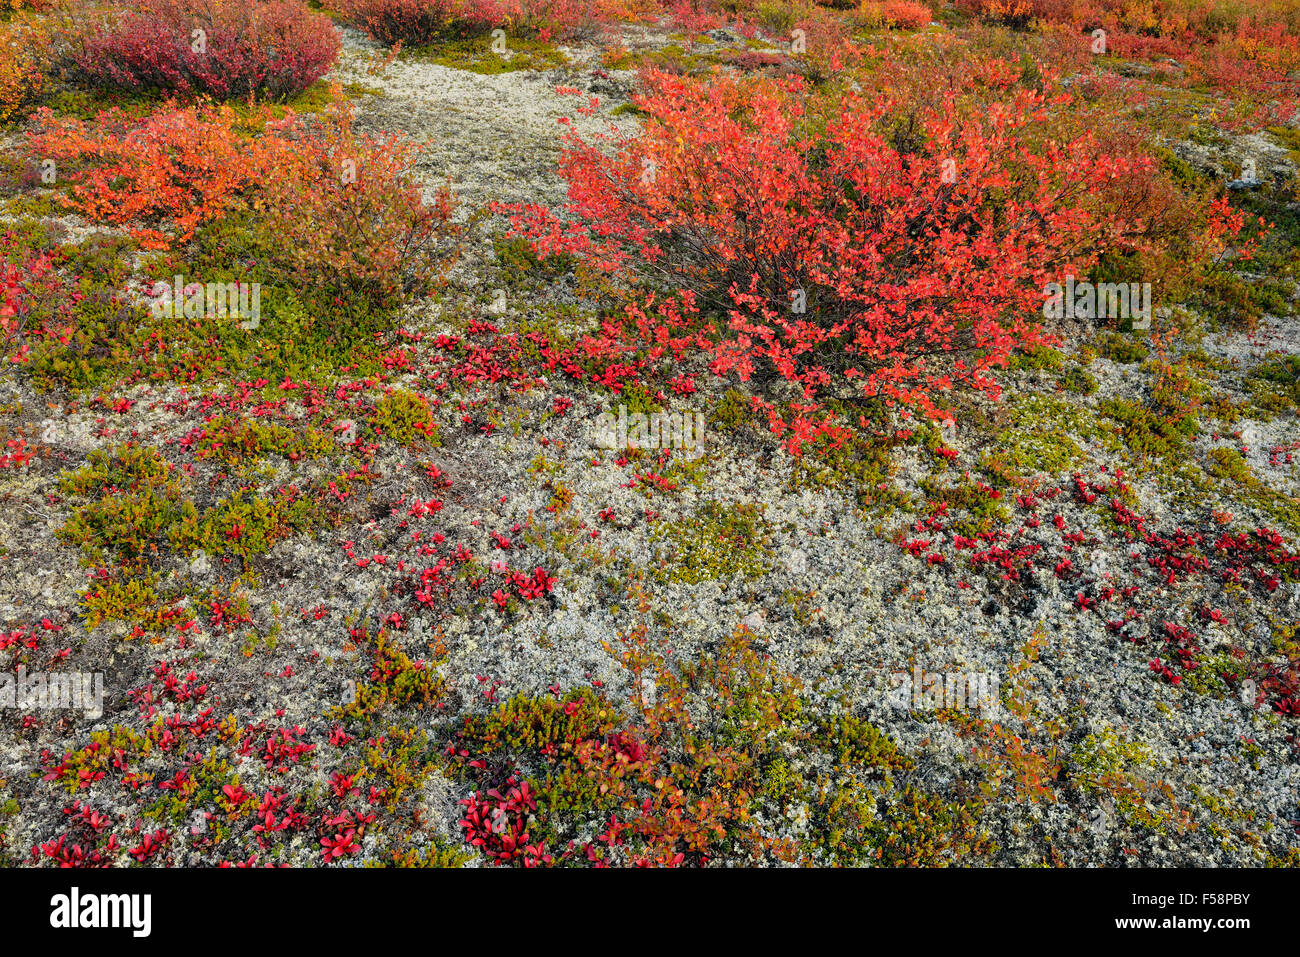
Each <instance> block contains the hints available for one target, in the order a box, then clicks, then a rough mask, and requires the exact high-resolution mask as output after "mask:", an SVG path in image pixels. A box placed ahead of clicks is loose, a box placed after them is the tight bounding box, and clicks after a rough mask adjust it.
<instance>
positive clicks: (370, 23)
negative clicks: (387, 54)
mask: <svg viewBox="0 0 1300 957" xmlns="http://www.w3.org/2000/svg"><path fill="white" fill-rule="evenodd" d="M333 5H334V7H335V8H336V9H337V10H338V11H339V12H340V13H341V14H343V16H344V17H345V18H347V20H348V21H349V22H351V23H354V24H356V25H357V26H359V27H360V28H361V29H363V30H365V31H366V32H367V33H368V34H370V35H371V36H372V37H374V38H375V39H376V40H378V41H380V42H381V43H386V44H388V45H390V46H391V45H393V44H396V43H399V42H400V43H404V44H408V45H416V46H419V45H423V44H429V43H432V42H434V41H435V40H437V39H438V38H439V37H443V36H448V35H466V34H469V35H473V34H479V33H485V32H487V31H488V30H492V29H495V28H496V27H502V28H505V29H521V30H525V31H528V32H539V31H547V32H550V33H555V34H567V33H572V32H574V31H576V30H579V29H582V28H589V27H591V26H593V25H595V24H599V23H606V22H611V21H614V20H621V19H628V18H631V17H632V16H633V10H632V7H631V5H630V4H628V3H625V2H622V0H334V4H333Z"/></svg>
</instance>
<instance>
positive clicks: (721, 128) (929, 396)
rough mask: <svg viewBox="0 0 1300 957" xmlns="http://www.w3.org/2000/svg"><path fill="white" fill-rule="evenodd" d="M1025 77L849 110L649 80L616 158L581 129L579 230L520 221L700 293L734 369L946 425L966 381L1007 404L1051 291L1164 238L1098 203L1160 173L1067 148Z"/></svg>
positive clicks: (796, 90)
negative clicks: (1113, 252)
mask: <svg viewBox="0 0 1300 957" xmlns="http://www.w3.org/2000/svg"><path fill="white" fill-rule="evenodd" d="M1018 73H1019V69H1018V67H1013V66H1012V65H1010V64H1001V65H1000V67H999V65H998V64H996V63H994V64H985V65H984V68H982V69H981V70H979V71H977V73H976V75H974V76H972V77H969V78H968V82H967V83H966V84H965V86H966V89H953V88H949V89H945V90H938V91H935V90H926V91H925V95H923V96H922V95H917V94H916V92H915V91H912V94H911V95H910V96H905V95H904V93H900V92H898V89H897V88H896V87H895V86H893V85H892V84H890V85H888V86H886V85H884V84H882V89H886V90H889V91H890V92H885V93H882V92H881V89H877V90H874V91H870V92H866V91H864V92H862V93H847V94H845V95H844V96H843V98H841V99H832V98H831V96H830V95H828V94H825V93H820V92H817V91H815V90H813V89H811V88H810V87H808V86H807V85H806V84H805V83H803V82H801V81H799V80H798V79H789V80H785V81H772V80H754V79H740V78H727V77H719V78H715V79H713V80H712V81H711V82H709V83H700V82H697V81H691V80H682V79H678V78H672V77H668V76H665V75H662V74H657V75H652V76H651V77H650V78H649V89H648V92H647V93H646V94H645V95H643V96H641V97H639V98H638V105H639V106H640V107H641V108H642V109H644V110H645V111H646V112H647V113H648V114H649V118H648V120H647V121H646V123H645V126H644V127H643V130H642V132H641V134H640V135H639V136H638V137H636V138H630V137H629V138H624V137H620V136H619V135H618V134H616V133H615V134H612V136H613V142H614V146H615V147H616V152H615V155H613V156H612V157H611V156H609V155H607V154H606V152H605V151H604V150H603V149H601V148H599V145H593V144H590V143H586V142H583V141H582V140H580V139H579V138H578V137H577V136H576V134H572V133H571V134H570V135H569V136H568V149H567V150H566V152H565V154H564V157H563V160H562V172H563V174H564V175H565V177H566V178H567V179H568V181H569V196H570V209H569V214H570V215H569V221H567V222H560V221H559V220H557V219H556V218H555V217H554V216H553V215H552V214H551V213H550V212H549V211H548V210H545V209H543V208H541V207H535V206H534V207H519V206H517V207H503V209H504V210H505V211H508V212H509V213H510V214H511V216H512V220H513V224H514V228H515V229H516V230H517V231H519V232H520V233H521V234H523V235H526V236H528V237H529V238H530V239H531V240H532V241H533V243H534V245H535V246H536V247H537V248H538V250H539V252H545V253H554V252H567V253H571V254H576V255H579V256H580V257H582V258H584V259H585V260H587V261H588V263H590V264H591V265H593V266H595V267H598V268H603V269H605V270H607V271H610V272H613V273H616V274H621V275H623V276H624V277H626V278H628V279H631V280H633V281H635V282H648V283H655V284H658V285H666V286H668V287H669V288H672V289H676V290H681V291H684V292H686V293H687V294H688V296H690V297H691V299H690V301H691V303H693V304H694V305H695V306H697V307H699V309H700V310H701V313H702V314H703V315H704V316H706V317H708V316H712V317H714V318H716V319H717V320H719V321H720V322H723V323H725V326H726V329H727V330H728V332H729V335H728V336H727V337H726V338H724V339H723V341H721V342H720V344H719V345H717V346H716V347H715V355H714V360H713V368H714V370H715V371H716V372H719V373H724V372H727V371H728V370H735V371H737V372H738V373H739V374H740V376H741V378H742V379H748V378H749V377H750V376H751V375H752V374H753V373H754V372H755V371H756V370H757V369H759V368H760V367H766V368H770V369H772V370H774V371H775V372H776V373H778V374H779V375H781V376H782V377H784V378H786V379H788V380H790V381H792V382H795V383H797V384H798V385H799V386H800V387H801V388H802V390H803V393H804V396H805V397H806V398H814V397H816V396H817V395H818V394H819V393H821V392H822V391H823V390H826V389H840V388H843V387H844V386H847V385H852V384H855V383H856V385H857V387H858V388H859V389H860V390H861V392H862V393H863V394H865V395H868V396H872V395H879V396H883V397H885V398H886V399H887V400H890V401H901V402H904V403H909V404H914V405H916V406H919V407H921V408H923V409H925V410H927V411H930V412H934V411H935V406H934V398H935V397H937V395H938V393H940V392H942V391H945V390H948V389H950V388H952V387H954V386H958V385H963V386H968V387H973V388H975V389H977V390H979V391H983V392H986V393H988V394H990V395H996V394H997V392H998V385H997V383H996V381H995V379H994V378H993V376H992V372H993V370H994V369H995V368H997V367H999V366H1003V365H1005V363H1006V361H1007V359H1008V358H1009V356H1010V355H1011V354H1012V353H1013V352H1014V351H1015V350H1017V349H1019V348H1022V347H1025V346H1029V345H1032V344H1034V343H1035V342H1037V341H1039V340H1040V336H1041V332H1040V327H1039V322H1038V321H1037V320H1038V319H1039V318H1040V317H1041V307H1042V303H1043V299H1042V290H1043V288H1044V286H1045V284H1046V283H1048V282H1049V281H1054V278H1057V277H1060V276H1062V275H1064V274H1065V273H1067V272H1068V273H1073V274H1074V275H1079V276H1082V275H1085V274H1086V273H1087V271H1088V270H1089V268H1091V266H1092V265H1093V264H1094V263H1095V262H1096V259H1097V256H1098V254H1099V252H1101V251H1102V250H1104V249H1106V248H1108V247H1112V246H1120V245H1122V243H1123V242H1125V241H1126V240H1128V239H1135V238H1136V235H1137V234H1138V233H1139V232H1143V231H1145V230H1146V229H1147V228H1148V226H1149V222H1148V220H1147V219H1146V218H1145V217H1144V212H1145V211H1144V210H1142V209H1141V208H1132V207H1129V206H1124V205H1118V206H1113V207H1112V206H1110V204H1108V203H1103V202H1100V201H1099V197H1103V196H1105V195H1107V194H1111V193H1113V192H1114V190H1115V189H1116V186H1117V185H1118V184H1124V183H1128V182H1132V181H1134V180H1135V179H1138V178H1140V176H1141V175H1142V174H1149V171H1150V167H1151V166H1152V161H1151V160H1150V158H1148V157H1143V156H1141V155H1132V154H1127V153H1125V152H1122V151H1121V152H1116V151H1115V150H1114V149H1113V148H1111V146H1110V145H1109V144H1108V143H1107V144H1103V143H1101V142H1100V141H1099V139H1098V137H1097V136H1095V135H1094V134H1093V133H1091V132H1089V131H1086V130H1085V131H1082V132H1079V133H1078V134H1077V135H1073V136H1072V137H1071V138H1070V139H1068V140H1064V141H1056V140H1054V139H1053V138H1052V136H1051V133H1052V129H1053V128H1052V126H1051V125H1050V123H1049V117H1050V115H1051V114H1050V112H1049V101H1048V99H1047V98H1046V96H1045V95H1044V94H1042V93H1040V92H1038V91H1037V90H1036V89H1034V88H1033V87H1030V86H1022V85H1017V84H1016V81H1015V77H1016V76H1017V75H1018ZM990 86H993V87H996V88H997V89H996V90H995V91H994V92H992V93H990V92H988V91H987V89H986V91H985V96H986V97H987V99H986V101H984V102H980V101H974V102H972V100H971V99H970V95H971V93H972V92H973V91H974V89H975V88H976V87H985V88H987V87H990ZM902 103H906V104H908V105H907V107H906V108H905V109H904V108H902V107H901V106H900V104H902ZM1050 105H1051V106H1052V107H1054V109H1055V110H1057V111H1065V112H1067V113H1068V110H1067V109H1066V101H1065V100H1064V99H1061V100H1056V101H1054V102H1052V103H1051V104H1050ZM797 443H798V437H797V436H796V439H795V440H794V444H795V445H797Z"/></svg>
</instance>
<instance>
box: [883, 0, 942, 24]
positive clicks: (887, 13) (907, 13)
mask: <svg viewBox="0 0 1300 957" xmlns="http://www.w3.org/2000/svg"><path fill="white" fill-rule="evenodd" d="M881 12H882V13H883V14H884V17H885V19H886V20H887V21H889V23H890V24H891V25H893V26H896V27H900V28H902V29H904V30H918V29H920V28H921V27H923V26H925V25H927V24H928V23H929V22H930V21H931V20H932V19H934V17H933V15H932V14H931V13H930V8H929V7H927V6H925V5H924V4H921V3H911V2H910V0H888V2H886V3H885V5H884V7H883V8H882V10H881Z"/></svg>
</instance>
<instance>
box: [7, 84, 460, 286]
mask: <svg viewBox="0 0 1300 957" xmlns="http://www.w3.org/2000/svg"><path fill="white" fill-rule="evenodd" d="M35 119H36V128H35V129H34V130H32V131H31V132H30V133H29V141H30V143H31V147H32V151H33V156H35V157H44V158H50V159H53V160H55V162H57V163H58V164H59V165H60V167H61V168H62V169H63V170H64V173H63V175H64V176H66V178H67V179H68V180H69V181H70V183H71V188H70V190H69V192H68V193H66V194H64V195H63V196H62V197H61V199H62V201H63V202H64V204H65V205H67V206H68V207H69V208H70V209H72V210H74V211H76V212H78V213H80V214H81V215H83V216H85V217H86V218H88V219H90V220H91V221H93V222H99V223H106V224H111V225H115V226H121V227H124V228H126V229H128V230H129V231H130V232H131V233H132V234H133V235H134V236H135V237H136V238H137V239H139V240H140V242H141V244H142V245H143V246H144V247H145V248H148V249H168V248H172V247H174V246H176V245H179V244H183V243H185V242H186V241H188V240H189V239H190V238H191V237H193V236H194V234H195V232H196V230H198V229H199V228H200V227H202V226H203V225H204V224H206V223H209V222H211V221H214V220H218V219H221V218H222V217H224V216H227V215H230V214H231V213H233V212H236V211H251V212H253V213H254V215H255V216H256V220H257V228H258V230H259V231H260V232H261V233H265V234H267V235H269V236H270V237H272V238H273V239H274V244H275V247H276V248H277V250H278V251H277V254H276V260H277V264H278V266H279V267H280V268H281V269H282V270H283V272H284V274H285V278H286V279H288V280H290V281H292V282H293V283H294V285H295V287H296V288H299V289H302V290H307V291H310V290H312V289H315V288H320V287H324V286H329V285H331V284H338V283H342V284H343V285H344V286H346V287H347V288H348V289H349V290H351V291H352V292H359V293H362V294H364V295H365V296H366V297H367V298H368V299H371V300H373V301H380V300H384V299H386V298H390V297H400V296H402V295H404V294H406V293H411V292H416V291H419V290H427V289H428V288H429V287H430V285H431V284H432V283H433V282H434V281H435V280H436V279H437V278H438V275H439V272H440V269H441V263H442V262H443V261H444V260H445V258H446V249H445V248H444V240H445V239H446V237H447V235H448V233H449V232H450V229H449V226H448V219H449V217H450V211H451V204H450V198H449V197H448V195H447V193H446V192H445V191H443V192H442V193H440V194H439V195H438V197H437V198H436V199H435V201H434V202H433V203H432V204H425V203H424V201H423V200H422V198H421V192H420V190H419V188H418V187H417V186H416V185H414V184H413V182H412V181H411V180H410V178H409V176H408V171H409V166H410V163H411V161H412V157H413V151H412V149H411V147H409V146H408V145H406V144H404V143H402V142H400V141H399V140H398V139H397V138H396V137H393V136H385V137H381V138H372V137H368V136H363V135H359V134H356V133H355V132H354V131H353V129H352V116H351V110H350V108H348V107H347V106H346V105H345V102H344V101H342V100H341V98H340V99H336V100H335V103H334V106H333V108H332V109H331V110H330V111H329V113H328V115H327V116H326V117H325V118H324V119H323V120H321V121H308V120H305V119H303V118H301V117H298V116H296V115H295V114H293V113H290V114H288V115H287V116H285V117H283V118H280V119H273V118H272V117H271V116H270V114H269V113H262V114H259V115H258V116H255V117H254V122H253V123H252V125H253V126H256V125H257V124H258V123H261V124H264V126H263V128H262V129H261V130H260V132H257V133H250V132H249V126H250V122H249V121H248V120H247V119H244V118H241V117H240V116H239V115H238V114H236V112H235V111H234V110H233V109H232V108H230V107H228V106H218V107H186V108H177V107H175V106H174V105H171V106H167V107H164V108H163V109H162V110H161V111H160V112H158V113H155V114H152V115H150V116H147V117H145V118H144V119H143V120H138V119H133V118H130V117H128V116H126V115H124V114H122V113H121V112H107V113H104V114H102V115H101V116H100V117H98V118H97V119H96V120H94V121H92V122H83V121H81V120H77V119H75V118H59V117H56V116H54V115H53V114H52V113H50V112H49V111H48V110H44V111H41V112H39V113H37V114H36V116H35Z"/></svg>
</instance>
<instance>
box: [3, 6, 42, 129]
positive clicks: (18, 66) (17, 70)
mask: <svg viewBox="0 0 1300 957" xmlns="http://www.w3.org/2000/svg"><path fill="white" fill-rule="evenodd" d="M48 42H49V38H48V37H46V36H45V34H44V31H43V30H42V29H41V27H39V26H37V25H35V24H31V23H25V22H17V23H6V24H0V123H3V122H7V121H8V120H11V119H13V118H15V117H16V116H17V115H18V114H19V113H20V112H21V111H22V108H23V106H25V105H26V104H27V103H29V102H31V101H32V100H33V99H35V97H37V96H38V95H39V94H40V92H41V90H42V88H43V87H44V85H45V74H44V70H43V65H42V63H41V62H40V60H39V59H38V58H37V55H36V52H35V51H36V50H39V49H44V48H45V46H46V44H47V43H48Z"/></svg>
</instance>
